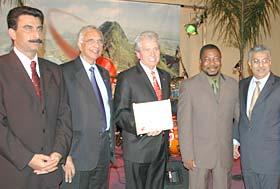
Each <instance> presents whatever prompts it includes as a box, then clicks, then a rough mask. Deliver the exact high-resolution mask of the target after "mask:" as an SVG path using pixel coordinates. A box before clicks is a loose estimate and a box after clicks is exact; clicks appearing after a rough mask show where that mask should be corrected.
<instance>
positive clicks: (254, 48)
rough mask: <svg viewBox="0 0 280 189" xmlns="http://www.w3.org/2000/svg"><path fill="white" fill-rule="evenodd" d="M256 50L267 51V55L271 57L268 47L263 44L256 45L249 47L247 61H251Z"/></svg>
mask: <svg viewBox="0 0 280 189" xmlns="http://www.w3.org/2000/svg"><path fill="white" fill-rule="evenodd" d="M257 52H267V53H268V55H269V57H270V58H271V52H270V49H269V48H267V47H266V46H264V45H256V46H254V47H253V48H251V49H250V50H249V52H248V61H249V62H251V60H252V57H253V54H255V53H257Z"/></svg>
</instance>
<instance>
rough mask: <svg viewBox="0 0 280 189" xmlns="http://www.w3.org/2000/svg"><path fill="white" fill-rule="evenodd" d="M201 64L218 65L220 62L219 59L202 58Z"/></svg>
mask: <svg viewBox="0 0 280 189" xmlns="http://www.w3.org/2000/svg"><path fill="white" fill-rule="evenodd" d="M202 62H204V63H211V62H214V63H218V62H221V58H220V57H213V58H203V59H202Z"/></svg>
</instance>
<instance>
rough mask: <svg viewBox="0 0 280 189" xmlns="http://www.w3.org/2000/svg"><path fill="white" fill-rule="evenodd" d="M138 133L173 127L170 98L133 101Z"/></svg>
mask: <svg viewBox="0 0 280 189" xmlns="http://www.w3.org/2000/svg"><path fill="white" fill-rule="evenodd" d="M133 112H134V118H135V124H136V132H137V135H140V134H146V133H151V132H156V131H163V130H169V129H172V128H173V121H172V113H171V103H170V100H169V99H168V100H161V101H153V102H145V103H137V104H136V103H133Z"/></svg>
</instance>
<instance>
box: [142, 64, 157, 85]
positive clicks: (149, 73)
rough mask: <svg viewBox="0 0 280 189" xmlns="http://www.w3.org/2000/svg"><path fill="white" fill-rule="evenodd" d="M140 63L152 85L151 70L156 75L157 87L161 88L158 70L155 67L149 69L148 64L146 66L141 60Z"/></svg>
mask: <svg viewBox="0 0 280 189" xmlns="http://www.w3.org/2000/svg"><path fill="white" fill-rule="evenodd" d="M140 65H141V66H142V68H143V69H144V71H145V73H146V75H147V76H148V78H149V80H150V82H151V84H152V86H154V85H153V76H152V72H155V76H156V79H157V82H158V84H159V87H160V88H161V83H160V78H159V74H158V71H157V68H156V67H154V69H152V70H151V69H150V68H149V67H148V66H146V65H145V64H143V63H142V62H141V61H140Z"/></svg>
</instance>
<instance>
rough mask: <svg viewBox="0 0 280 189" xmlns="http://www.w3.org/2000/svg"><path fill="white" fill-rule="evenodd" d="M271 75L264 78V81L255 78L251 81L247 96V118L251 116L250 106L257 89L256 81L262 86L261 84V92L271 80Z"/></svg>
mask: <svg viewBox="0 0 280 189" xmlns="http://www.w3.org/2000/svg"><path fill="white" fill-rule="evenodd" d="M269 75H270V73H269V74H267V76H265V77H264V78H262V79H257V78H255V77H253V78H252V79H251V81H250V84H249V88H248V94H247V105H246V108H247V109H246V112H247V116H248V115H249V114H248V113H249V108H250V105H251V101H252V97H253V93H254V90H255V88H256V81H259V82H260V84H259V87H260V92H261V91H262V89H263V87H264V85H265V83H266V81H267V80H268V78H269Z"/></svg>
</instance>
